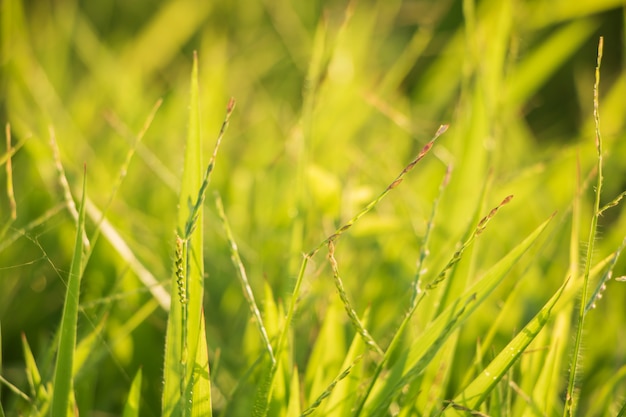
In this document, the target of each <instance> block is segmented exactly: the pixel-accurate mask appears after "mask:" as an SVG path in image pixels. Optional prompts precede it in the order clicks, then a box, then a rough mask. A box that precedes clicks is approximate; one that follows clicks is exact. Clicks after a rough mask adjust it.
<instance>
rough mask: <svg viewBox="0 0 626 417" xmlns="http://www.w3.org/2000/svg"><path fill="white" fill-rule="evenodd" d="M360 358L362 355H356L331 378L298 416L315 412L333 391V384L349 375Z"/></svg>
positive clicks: (301, 416) (335, 384)
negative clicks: (342, 369) (322, 390)
mask: <svg viewBox="0 0 626 417" xmlns="http://www.w3.org/2000/svg"><path fill="white" fill-rule="evenodd" d="M361 359H363V355H359V356H357V357H356V358H355V359H354V361H352V363H351V364H350V366H348V367H347V368H346V369H345V370H344V371H343V372H342V373H341V374H339V375H338V376H337V377H336V378H335V379H333V381H332V382H331V383H330V384H329V385H328V387H327V388H326V389H325V390H324V392H322V393H321V394H320V396H319V397H317V398H316V399H315V401H314V402H313V404H311V405H310V406H309V407H308V408H307V409H306V410H304V411H303V412H302V414H300V417H305V416H308V415H310V414H312V413H313V412H315V410H316V409H317V408H318V407H319V406H320V405H321V404H322V402H323V401H324V400H325V399H326V398H328V397H330V395H331V394H332V393H333V390H334V389H335V386H337V384H338V383H339V382H341V380H342V379H345V378H346V377H347V376H348V375H350V372H352V369H353V368H354V367H355V366H356V365H357V364H358V363H359V362H360V361H361Z"/></svg>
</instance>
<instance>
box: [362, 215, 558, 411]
mask: <svg viewBox="0 0 626 417" xmlns="http://www.w3.org/2000/svg"><path fill="white" fill-rule="evenodd" d="M551 219H552V217H550V219H548V220H546V221H545V222H544V223H542V224H541V225H540V226H539V227H537V228H536V229H535V230H534V231H533V232H532V233H531V234H530V235H528V236H527V237H526V239H524V240H523V241H522V242H521V243H519V244H518V245H517V246H516V247H515V248H513V249H512V250H511V251H510V252H509V253H508V254H507V255H506V256H504V257H503V258H502V259H501V260H500V261H499V262H498V263H497V264H496V265H494V266H493V267H491V269H489V271H487V272H486V273H485V275H484V276H483V277H482V278H481V279H480V280H479V281H477V282H476V283H475V284H473V285H472V286H471V287H470V288H468V289H467V290H466V291H465V292H464V293H463V294H462V295H461V296H459V297H457V298H456V299H455V300H454V301H453V302H452V303H451V304H450V305H449V307H447V308H446V309H445V310H444V311H443V312H442V313H441V314H440V315H439V316H438V317H437V318H436V319H435V320H433V321H432V323H431V324H430V326H429V327H428V328H427V329H426V330H425V331H424V333H423V334H422V335H421V336H420V337H419V338H418V339H417V340H414V341H413V343H412V345H411V347H410V348H409V350H408V351H404V352H399V353H398V355H397V358H394V360H393V361H390V362H388V363H387V369H388V371H389V375H388V377H386V378H380V379H379V380H377V381H376V382H375V383H374V386H373V387H372V390H371V392H370V393H369V394H368V395H367V397H366V398H365V399H364V403H363V404H362V408H363V409H362V411H359V413H360V414H359V413H358V414H357V415H367V416H372V415H380V413H383V412H384V410H385V409H386V407H387V406H388V404H389V403H390V402H391V400H392V398H393V397H394V396H396V395H397V394H398V393H399V392H400V390H401V389H402V387H404V386H405V385H407V384H410V383H411V382H412V381H414V380H415V378H416V377H417V376H419V375H420V373H421V372H422V371H423V370H424V368H425V367H426V365H428V363H429V361H430V359H431V358H432V356H433V355H434V354H435V353H436V352H437V351H438V350H439V349H440V348H441V347H442V346H443V344H444V343H445V341H446V340H447V338H448V337H449V336H450V334H451V333H452V332H453V331H454V330H456V329H457V328H458V327H459V326H460V325H461V324H462V323H463V322H464V321H465V320H466V319H467V318H468V317H469V316H470V315H471V314H472V313H473V312H474V311H475V310H476V308H477V307H478V306H479V305H480V304H481V303H482V302H483V301H484V300H485V299H486V297H487V296H488V295H489V294H490V293H491V292H492V291H493V290H494V289H495V288H496V286H498V285H499V284H500V283H501V282H502V281H503V280H504V278H505V277H506V275H507V273H508V271H509V270H510V269H511V268H512V267H513V266H514V265H515V263H516V262H517V261H518V260H519V259H520V258H521V257H522V255H523V254H524V253H525V252H526V251H527V250H528V248H530V246H531V245H532V244H533V243H534V242H535V241H536V240H537V238H538V237H539V235H540V234H541V232H542V231H543V230H544V229H545V228H546V226H547V225H548V223H549V221H550V220H551ZM392 354H393V353H392Z"/></svg>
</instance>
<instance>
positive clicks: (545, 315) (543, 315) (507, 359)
mask: <svg viewBox="0 0 626 417" xmlns="http://www.w3.org/2000/svg"><path fill="white" fill-rule="evenodd" d="M564 289H565V283H564V284H563V285H562V286H561V287H560V288H559V289H558V290H557V291H556V293H555V294H554V295H553V296H552V297H551V298H550V300H548V302H547V303H546V304H545V305H544V306H543V308H542V309H541V311H539V313H537V315H536V316H535V317H534V318H533V319H532V320H531V321H530V322H529V323H528V324H527V325H526V326H525V327H524V328H523V329H522V330H521V331H520V332H519V333H518V334H517V336H515V337H514V338H513V340H511V342H509V344H508V345H507V346H506V347H505V348H504V349H502V350H501V351H500V353H499V354H498V355H497V356H496V357H495V358H494V359H493V360H492V361H491V363H489V365H488V366H487V367H486V368H485V369H484V370H483V371H482V372H481V373H480V374H479V375H478V376H477V377H476V378H475V379H474V380H473V381H472V382H471V383H470V384H469V385H468V386H467V387H465V389H464V390H463V391H461V392H460V393H459V394H458V395H457V396H456V397H455V398H454V400H453V401H452V402H451V407H448V410H451V409H452V408H454V407H455V406H457V405H461V406H463V407H465V408H468V409H470V410H476V409H478V407H479V406H480V405H481V404H482V402H483V401H484V400H485V399H486V398H487V396H488V395H489V394H490V392H491V391H492V390H493V388H494V387H495V386H496V385H497V383H498V382H499V381H500V379H502V377H504V375H505V374H506V373H507V372H508V370H509V368H510V367H511V366H512V365H513V364H514V363H515V362H516V361H517V360H518V359H519V358H520V356H521V355H522V353H524V350H525V349H526V348H527V347H528V345H529V344H530V343H531V342H532V341H533V340H534V339H535V337H536V336H537V335H538V334H539V332H540V331H541V329H543V327H544V325H545V324H546V323H547V322H548V319H549V318H550V314H551V312H552V308H553V307H554V306H555V304H556V302H557V301H558V300H559V298H560V297H561V295H562V294H563V290H564Z"/></svg>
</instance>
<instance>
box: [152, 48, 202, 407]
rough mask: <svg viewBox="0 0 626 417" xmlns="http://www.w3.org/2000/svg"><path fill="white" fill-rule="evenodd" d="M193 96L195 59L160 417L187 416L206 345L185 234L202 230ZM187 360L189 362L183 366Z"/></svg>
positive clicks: (197, 258)
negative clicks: (196, 201) (200, 345)
mask: <svg viewBox="0 0 626 417" xmlns="http://www.w3.org/2000/svg"><path fill="white" fill-rule="evenodd" d="M198 96H199V93H198V57H197V55H195V54H194V60H193V69H192V75H191V92H190V111H189V128H188V132H187V142H186V147H185V163H184V168H183V180H182V184H181V193H180V200H179V207H180V208H179V213H178V229H179V231H178V234H179V236H180V237H178V238H177V241H176V265H177V271H176V273H175V274H174V276H173V277H172V280H173V281H172V288H177V289H178V291H179V297H172V298H171V306H170V314H169V318H168V326H167V336H166V342H165V371H164V379H165V386H164V389H163V403H162V414H163V415H164V416H186V415H189V414H190V412H191V407H192V406H191V405H190V404H191V398H192V381H193V379H192V375H193V372H194V365H195V358H196V351H197V349H198V342H199V341H204V343H206V340H205V339H204V335H203V337H202V338H200V337H199V332H200V326H201V323H200V322H201V310H202V296H203V288H204V265H203V262H202V253H203V252H202V248H203V239H202V233H191V232H189V233H186V231H187V229H188V228H189V225H190V224H191V225H193V227H194V228H195V227H197V228H199V229H200V230H202V224H203V222H202V211H201V210H199V211H197V212H195V213H194V212H193V205H192V203H191V201H192V198H193V197H195V195H196V193H197V191H198V190H199V189H200V188H201V185H202V184H201V179H202V140H201V136H200V120H199V118H200V115H199V97H198ZM190 219H192V220H191V221H190ZM192 231H193V230H192ZM189 358H192V359H191V360H188V359H189Z"/></svg>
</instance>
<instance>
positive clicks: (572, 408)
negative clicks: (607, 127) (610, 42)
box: [563, 37, 604, 416]
mask: <svg viewBox="0 0 626 417" xmlns="http://www.w3.org/2000/svg"><path fill="white" fill-rule="evenodd" d="M603 44H604V39H603V38H602V37H600V40H599V42H598V60H597V65H596V74H595V83H594V86H593V116H594V121H595V141H596V152H597V176H598V177H597V183H596V187H595V201H594V206H593V216H592V218H591V225H590V226H589V240H588V242H587V255H586V259H585V271H584V273H583V277H582V279H583V285H582V295H581V298H580V307H579V310H578V320H577V324H576V325H577V329H576V339H575V342H574V350H573V352H572V363H571V366H570V375H569V382H568V384H567V394H566V398H565V408H564V409H563V416H567V415H569V416H573V415H575V413H576V402H577V400H576V393H575V388H576V378H577V374H578V368H579V366H580V364H579V360H580V350H581V346H582V338H583V331H584V325H585V316H586V314H587V310H586V308H585V307H586V306H585V304H586V303H587V300H588V295H587V294H588V291H589V288H588V287H589V275H590V271H591V264H592V258H593V249H594V243H595V240H596V232H597V227H598V218H599V217H600V195H601V193H602V182H603V177H602V136H601V135H600V114H599V107H600V105H599V98H598V94H599V93H598V90H599V86H600V66H601V64H602V48H603Z"/></svg>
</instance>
